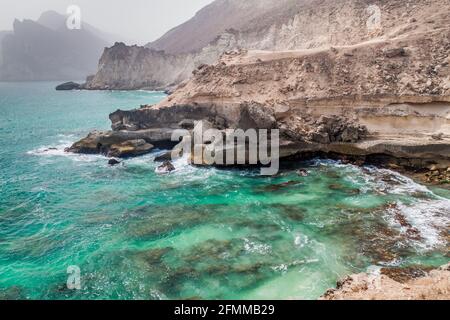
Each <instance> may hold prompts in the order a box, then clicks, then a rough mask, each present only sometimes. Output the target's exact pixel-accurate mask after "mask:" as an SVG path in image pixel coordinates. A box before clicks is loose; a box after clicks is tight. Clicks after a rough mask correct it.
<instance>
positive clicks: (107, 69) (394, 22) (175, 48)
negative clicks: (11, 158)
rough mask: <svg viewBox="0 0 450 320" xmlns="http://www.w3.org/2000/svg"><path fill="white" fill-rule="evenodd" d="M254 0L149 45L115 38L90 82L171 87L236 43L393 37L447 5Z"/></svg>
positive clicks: (215, 8)
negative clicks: (123, 42) (131, 44)
mask: <svg viewBox="0 0 450 320" xmlns="http://www.w3.org/2000/svg"><path fill="white" fill-rule="evenodd" d="M255 1H256V0H252V1H250V2H247V1H246V4H245V6H244V7H242V6H243V5H242V3H241V2H239V1H227V2H224V1H222V0H218V1H216V2H214V3H213V4H211V5H210V6H208V7H206V8H204V9H202V10H201V11H200V12H199V13H198V14H197V15H196V17H194V18H193V19H192V20H191V21H188V22H186V23H185V24H183V25H181V26H179V27H177V28H176V29H174V30H171V31H169V32H168V33H167V34H166V35H164V36H163V37H162V38H161V39H159V40H157V41H155V43H153V44H149V45H148V48H151V50H148V49H146V48H144V47H129V48H124V45H121V44H116V45H115V46H114V47H112V48H110V49H107V50H105V52H104V54H103V56H102V58H101V61H100V64H99V69H98V72H97V74H96V75H95V76H94V77H92V78H90V79H88V81H87V85H86V87H87V88H89V89H142V88H148V89H160V88H162V87H171V86H173V85H174V84H178V83H181V82H182V81H183V80H186V79H188V78H189V77H190V76H191V72H192V71H193V70H194V69H195V68H197V67H198V66H200V65H202V64H213V63H215V62H216V61H217V59H218V58H219V57H220V55H221V54H222V53H224V52H226V51H230V50H236V49H248V50H271V51H285V50H300V49H314V48H327V47H328V48H329V47H330V46H347V45H354V44H357V43H361V42H364V41H370V40H374V39H378V40H379V39H384V40H386V39H391V38H396V37H400V36H402V35H404V34H408V33H410V32H412V31H414V30H419V29H421V28H422V25H424V24H427V23H430V24H433V23H431V22H432V20H433V17H434V16H435V15H436V13H440V12H445V10H443V8H448V6H449V5H448V3H447V1H444V0H419V1H387V0H378V1H368V0H344V1H338V2H336V1H333V0H303V1H298V0H283V1H281V2H280V1H275V0H266V1H265V2H264V5H261V3H260V0H258V1H256V3H255ZM238 2H239V3H241V4H239V3H238ZM236 12H239V14H238V15H237V14H236ZM447 12H448V10H447ZM241 16H242V17H241ZM232 17H234V18H232ZM236 17H237V18H239V17H241V18H239V19H237V18H236ZM236 19H237V20H238V22H236V21H235V20H236ZM191 29H192V30H191ZM211 39H213V40H211ZM180 43H188V44H189V45H184V46H180ZM156 50H163V51H164V53H162V52H159V51H156ZM118 52H120V53H121V54H117V53H118Z"/></svg>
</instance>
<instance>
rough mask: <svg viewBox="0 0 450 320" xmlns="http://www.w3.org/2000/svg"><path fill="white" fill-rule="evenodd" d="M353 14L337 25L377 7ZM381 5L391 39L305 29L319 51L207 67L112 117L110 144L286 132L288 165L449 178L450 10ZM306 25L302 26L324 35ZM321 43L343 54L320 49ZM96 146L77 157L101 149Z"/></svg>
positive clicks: (429, 2)
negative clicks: (356, 165)
mask: <svg viewBox="0 0 450 320" xmlns="http://www.w3.org/2000/svg"><path fill="white" fill-rule="evenodd" d="M348 4H349V6H348V7H345V8H344V9H342V8H343V7H342V8H341V6H339V8H341V9H340V11H338V12H339V14H338V15H336V16H335V17H334V19H337V20H339V21H340V20H341V18H342V19H343V16H345V14H347V13H349V12H350V11H348V10H356V11H357V12H360V13H362V12H363V11H364V10H363V8H365V7H364V5H367V3H366V2H365V1H356V0H353V1H348ZM379 5H380V8H381V9H383V10H385V11H383V14H384V15H385V17H384V19H385V20H387V21H385V20H383V21H384V22H383V24H382V26H383V32H381V31H380V32H378V33H375V34H373V33H370V34H368V33H367V29H366V25H365V24H362V23H359V24H355V26H353V27H352V28H353V29H352V28H350V29H349V31H348V32H350V31H351V32H350V34H351V35H352V37H351V39H347V38H346V37H345V36H344V32H343V31H342V32H341V31H340V30H341V28H342V26H341V25H336V26H334V27H333V29H332V32H331V34H333V35H335V36H336V37H337V38H336V39H335V38H333V39H332V40H331V39H328V38H327V40H325V39H324V38H323V34H322V35H320V34H317V33H316V32H318V31H317V30H316V31H312V32H313V35H314V37H315V38H314V37H313V38H308V37H309V36H307V35H306V34H304V33H302V32H301V31H299V30H297V29H295V32H297V33H298V36H299V37H301V38H302V39H303V40H305V39H310V41H311V42H310V44H311V47H312V49H303V50H289V51H261V50H244V49H242V50H232V51H228V52H226V53H224V54H223V55H221V57H220V59H219V60H218V61H217V62H216V63H214V64H211V65H205V64H202V65H200V66H199V67H198V68H197V69H196V70H195V71H194V73H193V75H192V77H191V78H190V79H189V80H187V81H184V82H183V83H181V84H180V85H179V86H178V87H177V89H176V90H174V92H173V93H172V94H171V95H170V96H168V97H167V99H165V100H164V101H162V102H161V103H159V104H157V105H155V106H143V107H141V108H140V109H136V110H130V111H121V110H118V111H117V112H114V113H113V114H111V115H110V119H111V122H112V129H113V131H111V132H108V133H106V136H123V135H125V136H126V137H128V138H129V137H130V136H132V137H133V138H132V139H144V140H145V141H147V142H148V143H152V144H154V141H155V140H159V141H158V142H162V140H164V139H167V141H166V142H168V141H170V134H171V133H173V130H175V129H185V130H192V128H193V126H194V125H195V123H196V122H197V121H200V120H202V121H204V122H206V123H208V124H209V126H210V127H213V128H215V129H218V130H221V131H222V132H224V131H225V130H227V129H236V128H239V129H244V130H247V129H250V128H253V129H279V131H280V143H281V145H280V148H281V150H280V156H281V157H292V156H298V155H302V154H319V153H320V154H330V155H331V154H334V155H335V154H340V155H346V156H351V157H360V158H364V157H371V158H377V159H390V160H389V161H391V160H392V161H393V162H392V163H391V164H392V165H397V166H398V165H400V166H404V167H408V168H414V169H424V168H428V169H431V168H433V167H435V169H434V170H435V171H436V170H441V171H442V172H443V171H445V170H447V168H448V167H449V166H450V76H449V75H450V32H449V31H450V24H449V21H450V19H449V18H450V10H439V11H437V10H433V8H437V6H438V5H439V6H440V7H442V6H447V7H449V8H450V4H449V3H448V2H443V1H437V0H421V1H416V2H414V5H413V4H412V2H411V3H409V2H408V3H407V5H406V7H405V6H404V4H403V5H401V6H400V4H398V2H396V1H382V2H380V3H379ZM330 8H336V7H335V6H334V5H333V4H331V3H329V2H328V1H322V2H321V4H320V5H318V6H317V8H316V9H315V10H311V11H310V12H311V14H313V15H314V16H315V17H317V16H318V15H319V16H322V15H326V14H328V15H329V10H330ZM357 8H358V9H357ZM405 8H406V9H405ZM358 10H359V11H358ZM401 10H403V11H405V10H406V11H405V12H406V13H407V15H408V17H406V16H404V15H403V14H400V12H401ZM356 11H354V12H353V11H352V12H353V13H355V14H356ZM300 14H301V13H300ZM328 15H327V16H328ZM341 15H343V16H341ZM396 15H399V16H400V17H401V18H398V17H397V16H396ZM394 16H396V18H395V19H394ZM361 17H362V15H361V16H360V18H361ZM430 17H432V18H433V19H432V23H431V22H430V21H431V20H430ZM412 18H414V19H412ZM302 19H306V20H305V21H306V22H305V21H304V22H301V23H300V22H298V23H299V24H300V25H302V26H303V25H304V24H303V23H307V22H308V23H312V24H313V25H315V24H314V23H315V22H312V21H310V20H308V19H309V18H307V17H303V18H302ZM301 21H303V20H301ZM326 21H328V20H326ZM342 23H344V22H342ZM352 30H353V31H352ZM292 32H294V31H292ZM297 33H296V34H297ZM305 37H307V38H305ZM314 39H316V41H317V43H321V44H330V43H331V42H330V41H335V42H333V44H334V43H340V44H341V45H339V46H338V45H334V46H332V47H325V48H315V46H314V45H312V44H313V43H315V42H314V41H313V40H314ZM346 39H347V40H348V41H346ZM327 41H328V42H327ZM355 41H360V42H359V43H356V44H353V42H355ZM123 49H124V50H128V49H127V48H126V47H123ZM136 50H137V49H136ZM148 50H149V49H148ZM155 136H158V139H155ZM436 137H438V139H436ZM152 138H153V140H152ZM100 139H103V138H100ZM126 140H129V139H126ZM89 144H90V143H89V139H88V140H87V141H85V143H84V144H81V145H77V144H75V147H74V148H73V150H75V151H80V150H83V149H85V147H84V146H88V148H87V149H91V148H90V147H89ZM91 150H92V149H91ZM441 181H442V179H441Z"/></svg>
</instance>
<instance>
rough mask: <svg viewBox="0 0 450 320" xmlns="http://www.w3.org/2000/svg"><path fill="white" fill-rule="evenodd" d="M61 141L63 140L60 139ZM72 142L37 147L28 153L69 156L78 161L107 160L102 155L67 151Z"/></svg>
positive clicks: (45, 155)
mask: <svg viewBox="0 0 450 320" xmlns="http://www.w3.org/2000/svg"><path fill="white" fill-rule="evenodd" d="M60 142H61V141H60ZM71 145H72V143H63V144H58V145H50V146H42V147H39V148H37V149H34V150H31V151H28V152H27V154H28V155H32V156H43V157H67V158H70V159H72V160H73V161H78V162H95V161H99V160H105V157H104V156H102V155H90V154H77V153H71V152H65V151H64V150H65V149H66V148H68V147H70V146H71Z"/></svg>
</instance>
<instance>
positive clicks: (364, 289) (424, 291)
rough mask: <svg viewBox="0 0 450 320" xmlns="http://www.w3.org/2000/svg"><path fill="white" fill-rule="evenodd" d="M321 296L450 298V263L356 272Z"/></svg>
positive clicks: (388, 298)
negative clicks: (437, 266)
mask: <svg viewBox="0 0 450 320" xmlns="http://www.w3.org/2000/svg"><path fill="white" fill-rule="evenodd" d="M320 299H321V300H450V265H445V266H442V267H440V268H438V269H434V270H433V269H430V268H423V267H419V266H417V267H409V268H381V269H380V270H378V271H377V272H376V273H372V274H366V273H361V274H356V275H351V276H348V277H346V278H345V279H342V280H341V281H339V282H338V283H337V287H336V288H335V289H330V290H328V291H327V292H326V293H325V294H324V295H323V296H322V297H321V298H320Z"/></svg>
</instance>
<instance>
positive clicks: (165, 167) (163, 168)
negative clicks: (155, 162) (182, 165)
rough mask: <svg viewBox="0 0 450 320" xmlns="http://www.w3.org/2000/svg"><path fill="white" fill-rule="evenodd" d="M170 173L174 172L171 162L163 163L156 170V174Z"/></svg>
mask: <svg viewBox="0 0 450 320" xmlns="http://www.w3.org/2000/svg"><path fill="white" fill-rule="evenodd" d="M172 171H175V167H174V166H173V164H172V162H170V161H165V162H164V163H163V164H162V165H160V166H159V167H158V168H157V169H156V172H157V173H162V174H164V173H170V172H172Z"/></svg>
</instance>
